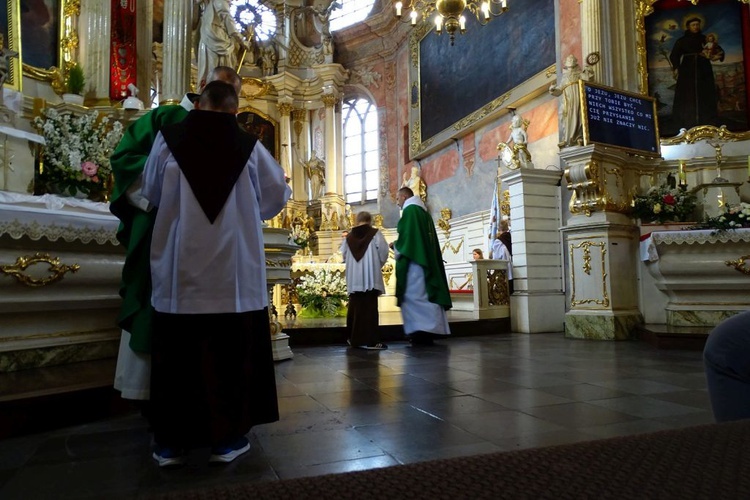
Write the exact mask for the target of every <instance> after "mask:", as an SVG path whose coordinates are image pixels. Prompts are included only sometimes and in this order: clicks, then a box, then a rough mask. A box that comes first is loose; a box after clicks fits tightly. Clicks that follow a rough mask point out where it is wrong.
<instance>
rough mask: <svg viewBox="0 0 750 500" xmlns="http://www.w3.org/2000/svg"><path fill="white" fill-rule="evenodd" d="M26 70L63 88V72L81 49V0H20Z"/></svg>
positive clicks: (56, 86)
mask: <svg viewBox="0 0 750 500" xmlns="http://www.w3.org/2000/svg"><path fill="white" fill-rule="evenodd" d="M20 6H21V16H20V17H21V45H22V46H23V47H24V51H23V52H24V53H23V58H22V60H21V61H22V65H23V74H24V76H28V77H30V78H34V79H36V80H42V81H49V82H52V85H53V88H54V90H55V91H56V92H58V93H59V92H63V88H62V85H63V81H64V76H65V74H66V73H67V70H68V66H70V65H71V64H72V63H73V61H74V54H75V52H76V50H77V49H78V33H77V32H76V28H75V26H76V24H77V17H78V15H79V14H80V9H81V5H80V0H20Z"/></svg>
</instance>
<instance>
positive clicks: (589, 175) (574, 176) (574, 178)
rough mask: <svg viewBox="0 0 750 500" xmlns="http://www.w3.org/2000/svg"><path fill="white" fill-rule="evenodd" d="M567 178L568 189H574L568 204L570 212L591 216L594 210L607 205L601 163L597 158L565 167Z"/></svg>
mask: <svg viewBox="0 0 750 500" xmlns="http://www.w3.org/2000/svg"><path fill="white" fill-rule="evenodd" d="M565 180H566V181H567V183H568V184H567V187H568V189H569V190H572V191H573V196H572V197H571V199H570V204H569V205H568V209H569V210H570V213H572V214H579V213H584V214H586V216H589V217H590V216H591V213H592V212H595V211H597V210H602V209H604V208H605V207H606V203H605V197H604V196H603V194H602V186H601V173H600V168H599V163H598V162H596V161H595V160H592V161H590V162H588V163H586V164H585V165H583V164H581V165H574V166H572V167H570V168H567V169H565Z"/></svg>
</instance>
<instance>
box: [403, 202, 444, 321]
mask: <svg viewBox="0 0 750 500" xmlns="http://www.w3.org/2000/svg"><path fill="white" fill-rule="evenodd" d="M395 247H396V250H398V252H399V254H400V256H399V258H398V259H396V301H397V303H398V305H399V306H400V305H401V301H402V300H403V297H404V293H405V292H406V280H407V271H408V269H409V263H410V262H414V263H415V264H419V265H420V266H422V269H424V275H425V276H424V277H425V285H426V287H427V298H428V300H429V301H430V302H432V303H435V304H439V305H441V306H443V308H444V309H450V308H451V307H452V305H453V304H452V302H451V295H450V291H449V289H448V281H447V280H446V278H445V267H444V266H443V254H442V252H441V251H440V243H439V242H438V237H437V232H436V231H435V223H434V222H432V218H431V217H430V214H429V213H427V212H426V211H425V210H423V209H422V208H421V207H419V206H416V205H411V206H408V207H406V208H405V209H404V211H403V212H402V214H401V219H400V220H399V221H398V240H397V241H396V243H395Z"/></svg>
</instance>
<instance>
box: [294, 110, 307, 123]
mask: <svg viewBox="0 0 750 500" xmlns="http://www.w3.org/2000/svg"><path fill="white" fill-rule="evenodd" d="M306 118H307V110H306V109H293V110H292V120H294V121H295V122H304V121H305V119H306Z"/></svg>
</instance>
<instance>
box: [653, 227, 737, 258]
mask: <svg viewBox="0 0 750 500" xmlns="http://www.w3.org/2000/svg"><path fill="white" fill-rule="evenodd" d="M730 241H731V242H734V243H739V242H750V229H733V230H730V231H716V230H713V229H700V230H691V231H654V232H653V233H651V234H650V235H649V237H648V238H645V239H644V240H643V241H641V247H640V253H641V260H644V261H646V262H655V261H657V260H659V254H658V252H657V250H656V245H660V244H661V245H696V244H697V245H704V244H706V243H728V242H730Z"/></svg>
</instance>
